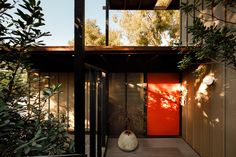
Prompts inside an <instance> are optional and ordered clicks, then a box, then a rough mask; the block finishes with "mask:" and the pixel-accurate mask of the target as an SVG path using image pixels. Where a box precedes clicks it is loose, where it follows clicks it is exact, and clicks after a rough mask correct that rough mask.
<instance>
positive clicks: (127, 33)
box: [114, 10, 180, 46]
mask: <svg viewBox="0 0 236 157" xmlns="http://www.w3.org/2000/svg"><path fill="white" fill-rule="evenodd" d="M114 19H115V22H117V23H118V24H119V25H120V27H121V29H122V33H123V34H122V35H123V37H125V38H127V40H128V42H129V44H130V45H142V46H155V45H161V44H162V45H173V43H174V42H177V40H178V39H179V34H180V33H179V11H176V10H168V11H163V10H159V11H122V13H121V16H117V17H114Z"/></svg>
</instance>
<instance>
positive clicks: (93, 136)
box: [89, 69, 96, 157]
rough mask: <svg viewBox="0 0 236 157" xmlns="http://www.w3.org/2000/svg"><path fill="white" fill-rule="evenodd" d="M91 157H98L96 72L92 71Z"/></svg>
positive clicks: (90, 79)
mask: <svg viewBox="0 0 236 157" xmlns="http://www.w3.org/2000/svg"><path fill="white" fill-rule="evenodd" d="M89 73H90V75H89V76H90V78H89V81H90V157H96V71H94V70H92V69H90V71H89Z"/></svg>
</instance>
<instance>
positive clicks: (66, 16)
mask: <svg viewBox="0 0 236 157" xmlns="http://www.w3.org/2000/svg"><path fill="white" fill-rule="evenodd" d="M41 3H42V8H43V13H44V14H45V17H44V18H45V24H46V25H45V26H44V27H43V28H42V30H43V31H49V32H50V33H51V34H52V36H49V37H44V38H43V40H44V43H45V44H46V45H50V46H52V45H54V46H63V45H67V44H68V41H69V40H73V38H74V19H73V18H74V0H41ZM103 6H105V0H85V18H90V19H96V21H97V24H98V26H99V27H100V28H101V31H102V32H105V27H104V24H105V10H103V8H102V7H103Z"/></svg>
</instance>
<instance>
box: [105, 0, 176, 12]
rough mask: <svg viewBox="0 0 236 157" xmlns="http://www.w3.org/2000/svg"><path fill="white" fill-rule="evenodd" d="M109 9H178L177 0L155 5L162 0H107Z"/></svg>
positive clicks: (167, 0)
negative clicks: (163, 4)
mask: <svg viewBox="0 0 236 157" xmlns="http://www.w3.org/2000/svg"><path fill="white" fill-rule="evenodd" d="M108 1H109V9H110V10H154V9H163V10H165V9H169V10H171V9H173V10H174V9H179V0H165V1H166V3H165V6H157V5H156V4H158V3H157V2H158V1H163V0H108Z"/></svg>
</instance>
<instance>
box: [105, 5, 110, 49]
mask: <svg viewBox="0 0 236 157" xmlns="http://www.w3.org/2000/svg"><path fill="white" fill-rule="evenodd" d="M109 9H110V5H109V0H106V46H109Z"/></svg>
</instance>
